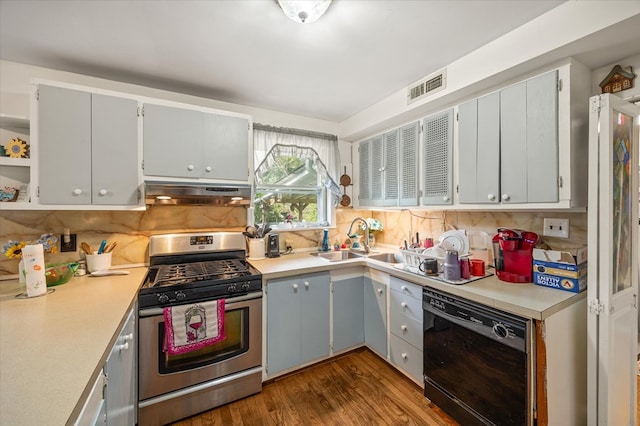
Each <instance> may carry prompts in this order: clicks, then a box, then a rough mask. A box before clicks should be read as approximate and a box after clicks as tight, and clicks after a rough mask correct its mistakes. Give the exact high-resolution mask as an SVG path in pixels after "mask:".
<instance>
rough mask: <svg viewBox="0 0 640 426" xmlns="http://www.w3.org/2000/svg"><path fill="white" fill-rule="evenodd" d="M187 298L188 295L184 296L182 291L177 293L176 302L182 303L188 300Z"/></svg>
mask: <svg viewBox="0 0 640 426" xmlns="http://www.w3.org/2000/svg"><path fill="white" fill-rule="evenodd" d="M186 298H187V295H186V294H184V293H183V292H181V291H176V300H180V301H182V300H184V299H186Z"/></svg>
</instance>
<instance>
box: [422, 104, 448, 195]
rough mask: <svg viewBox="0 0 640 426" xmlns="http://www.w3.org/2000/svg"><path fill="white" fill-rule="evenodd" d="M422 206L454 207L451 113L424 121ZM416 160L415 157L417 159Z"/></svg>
mask: <svg viewBox="0 0 640 426" xmlns="http://www.w3.org/2000/svg"><path fill="white" fill-rule="evenodd" d="M422 125H423V142H424V143H423V159H424V160H423V161H424V182H423V183H424V193H423V197H422V203H423V204H425V205H448V204H452V203H453V110H452V109H450V110H447V111H444V112H441V113H438V114H434V115H432V116H429V117H427V118H425V119H424V120H423V124H422ZM416 157H417V156H416Z"/></svg>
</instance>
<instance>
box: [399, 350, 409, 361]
mask: <svg viewBox="0 0 640 426" xmlns="http://www.w3.org/2000/svg"><path fill="white" fill-rule="evenodd" d="M400 356H401V357H402V359H404V360H405V361H406V360H407V358H409V356H408V355H407V354H406V353H405V352H403V353H402V354H400Z"/></svg>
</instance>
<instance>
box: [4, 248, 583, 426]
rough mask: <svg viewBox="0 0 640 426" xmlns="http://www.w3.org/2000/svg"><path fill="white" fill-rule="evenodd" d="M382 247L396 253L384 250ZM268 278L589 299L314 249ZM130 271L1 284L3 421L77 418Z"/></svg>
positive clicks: (266, 266) (269, 268)
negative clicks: (369, 277)
mask: <svg viewBox="0 0 640 426" xmlns="http://www.w3.org/2000/svg"><path fill="white" fill-rule="evenodd" d="M381 251H389V250H384V249H381ZM251 264H252V265H254V266H255V267H256V268H258V270H260V271H261V272H262V273H263V278H264V282H265V283H266V282H267V281H268V280H269V279H273V278H281V277H288V276H295V275H299V274H306V273H313V272H322V271H331V270H338V269H342V268H348V267H363V268H372V269H376V270H379V271H382V272H386V273H388V274H390V275H393V276H396V277H398V278H401V279H404V280H407V281H410V282H413V283H416V284H419V285H422V286H426V287H431V288H434V289H437V290H440V291H444V292H447V293H450V294H453V295H457V296H460V297H464V298H467V299H470V300H474V301H477V302H479V303H483V304H485V305H488V306H493V307H496V308H498V309H502V310H504V311H507V312H511V313H513V314H516V315H520V316H522V317H526V318H533V319H537V320H544V319H545V318H547V317H548V316H549V315H551V314H553V313H555V312H557V311H559V310H561V309H563V308H565V307H567V306H569V305H571V304H573V303H575V302H576V301H578V300H580V299H582V298H584V297H586V292H582V293H580V294H574V293H569V292H564V291H560V290H554V289H549V288H545V287H540V286H537V285H534V284H510V283H505V282H502V281H500V280H498V279H497V278H496V277H495V276H492V277H487V278H484V279H481V280H478V281H474V282H471V283H468V284H464V285H459V286H456V285H451V284H446V283H443V282H440V281H436V280H433V279H430V278H427V277H424V276H420V275H417V274H413V273H411V272H406V271H404V270H400V269H397V268H396V267H394V265H393V264H389V263H386V262H382V261H378V260H373V259H365V258H362V259H350V260H345V261H340V262H328V261H327V260H326V259H323V258H320V257H316V256H312V255H311V254H310V252H302V253H295V254H290V255H284V256H281V257H279V258H275V259H264V260H251ZM127 270H129V271H130V272H131V274H130V275H115V276H107V277H88V276H85V277H74V278H73V279H72V280H71V281H69V282H68V283H66V284H62V285H60V286H57V287H53V288H54V289H55V292H53V293H51V294H48V295H46V296H41V297H35V298H30V299H16V298H15V295H16V294H18V293H21V292H23V291H24V285H20V284H18V282H17V280H9V281H0V424H1V425H27V424H29V425H62V424H66V423H68V422H71V421H73V420H74V419H75V418H76V417H77V415H78V413H79V412H80V409H81V408H82V402H83V401H84V400H85V399H86V397H87V395H88V393H89V391H90V388H91V386H92V385H93V382H94V380H95V378H96V377H97V376H98V373H99V371H100V369H101V368H102V365H103V364H104V362H105V361H106V358H107V356H108V354H109V349H110V348H111V346H112V345H113V343H114V342H115V338H116V336H117V334H116V333H117V332H118V331H119V330H120V327H121V326H122V325H123V323H124V321H125V320H126V316H127V313H128V312H129V309H131V308H132V307H133V306H134V304H135V301H136V297H137V292H138V289H139V287H140V285H141V284H142V280H143V279H144V276H145V274H146V272H147V268H146V267H138V268H127Z"/></svg>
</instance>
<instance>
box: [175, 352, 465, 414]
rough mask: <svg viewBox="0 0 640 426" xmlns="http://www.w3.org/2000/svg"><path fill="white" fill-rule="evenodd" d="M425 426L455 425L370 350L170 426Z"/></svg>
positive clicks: (278, 381) (316, 367)
mask: <svg viewBox="0 0 640 426" xmlns="http://www.w3.org/2000/svg"><path fill="white" fill-rule="evenodd" d="M372 424H375V425H428V426H431V425H433V426H436V425H437V426H452V425H457V423H456V422H455V421H454V420H453V419H451V418H450V417H449V416H447V415H446V414H445V413H444V412H443V411H442V410H440V409H439V408H438V407H437V406H435V405H434V404H431V403H430V402H429V401H428V400H427V399H426V398H425V397H424V396H423V394H422V389H421V388H420V387H418V386H417V385H416V384H415V383H413V382H412V381H410V380H409V379H407V378H406V377H404V376H403V375H402V374H401V373H399V372H398V371H396V370H394V369H393V368H392V367H391V366H389V365H388V364H387V363H386V362H385V361H383V360H382V359H381V358H379V357H378V356H377V355H375V354H374V353H373V352H371V351H370V350H369V349H364V348H361V349H358V350H356V351H353V352H350V353H348V354H345V355H342V356H339V357H336V358H333V359H331V360H328V361H326V362H323V363H320V364H317V365H314V366H312V367H309V368H307V369H304V370H302V371H299V372H296V373H292V374H290V375H287V376H284V377H282V378H279V379H276V380H274V381H271V382H268V383H265V384H264V386H263V389H262V392H261V393H259V394H257V395H253V396H250V397H248V398H245V399H242V400H240V401H236V402H233V403H231V404H227V405H224V406H222V407H218V408H216V409H214V410H211V411H207V412H205V413H202V414H200V415H197V416H194V417H190V418H188V419H185V420H183V421H180V422H178V423H174V425H178V426H205V425H206V426H211V425H251V426H256V425H372Z"/></svg>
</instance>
